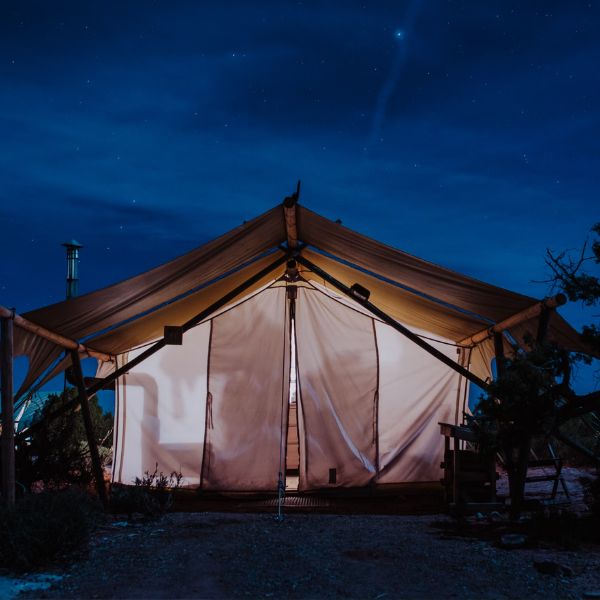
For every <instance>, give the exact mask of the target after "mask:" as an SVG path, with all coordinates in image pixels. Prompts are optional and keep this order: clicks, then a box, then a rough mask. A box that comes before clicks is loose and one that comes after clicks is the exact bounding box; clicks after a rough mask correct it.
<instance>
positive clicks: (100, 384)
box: [24, 254, 288, 435]
mask: <svg viewBox="0 0 600 600" xmlns="http://www.w3.org/2000/svg"><path fill="white" fill-rule="evenodd" d="M287 260H288V256H287V254H282V255H281V256H280V257H279V258H277V259H276V260H274V261H273V262H272V263H271V264H269V265H267V266H266V267H265V268H264V269H262V270H260V271H259V272H258V273H255V274H254V275H252V277H249V278H248V279H247V280H246V281H244V282H243V283H241V284H240V285H238V286H237V287H235V288H234V289H233V290H231V291H230V292H227V294H225V295H224V296H223V297H222V298H220V299H219V300H217V301H216V302H213V303H212V304H211V305H210V306H209V307H208V308H205V309H204V310H203V311H202V312H201V313H199V314H197V315H196V316H195V317H192V318H191V319H189V321H187V322H186V323H184V324H183V325H182V326H181V328H182V330H183V331H184V332H185V331H188V329H191V328H192V327H194V326H195V325H198V323H200V322H201V321H203V320H204V319H206V318H208V317H209V316H210V315H212V314H213V313H214V312H215V311H217V310H219V308H222V307H223V306H225V305H226V304H228V303H229V302H231V301H232V300H233V299H234V298H236V297H237V296H239V295H240V294H241V293H242V292H245V291H246V290H247V289H248V288H249V287H251V286H252V285H254V284H255V283H257V282H258V281H260V280H261V279H262V278H263V277H265V276H266V275H268V274H269V273H271V272H272V271H274V270H275V269H276V268H277V267H279V266H281V265H282V264H284V263H285V262H286V261H287ZM164 346H166V342H165V339H164V338H161V339H160V340H158V341H157V342H155V343H154V344H152V346H149V347H148V348H147V349H146V350H144V352H142V353H141V354H139V355H138V356H136V357H135V358H133V359H131V360H130V361H129V362H128V363H126V364H124V365H123V366H121V367H119V368H118V369H116V370H115V371H113V372H112V373H111V374H110V375H107V376H106V377H104V379H97V380H96V382H95V383H93V384H92V385H91V386H90V387H89V388H87V390H86V392H87V395H88V397H90V396H92V395H93V394H95V393H96V392H98V391H100V390H101V389H103V388H104V387H105V386H107V385H108V384H110V383H112V382H113V381H115V380H116V379H118V378H119V377H121V375H124V374H125V373H127V372H128V371H129V370H131V369H133V367H135V366H136V365H139V364H140V363H141V362H143V361H145V360H146V359H147V358H148V357H150V356H152V355H153V354H154V353H155V352H158V351H159V350H160V349H161V348H164ZM77 403H79V398H74V399H73V400H71V401H70V402H66V403H65V404H63V405H62V406H61V407H60V409H58V410H56V411H54V412H53V413H52V414H50V415H48V416H47V417H46V419H48V420H52V419H54V418H56V417H59V416H60V415H61V414H63V413H64V412H66V411H67V410H69V408H71V407H72V406H75V405H76V404H77ZM35 428H36V424H35V423H34V424H33V425H31V427H29V429H28V430H27V431H25V432H24V435H27V432H28V431H31V430H32V429H35Z"/></svg>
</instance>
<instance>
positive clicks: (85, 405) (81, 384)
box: [71, 350, 108, 508]
mask: <svg viewBox="0 0 600 600" xmlns="http://www.w3.org/2000/svg"><path fill="white" fill-rule="evenodd" d="M71 360H72V362H73V373H74V375H75V380H76V381H77V391H78V394H79V395H78V399H79V403H80V404H81V416H82V417H83V425H84V427H85V435H86V437H87V441H88V446H89V448H90V457H91V459H92V473H93V474H94V479H95V480H96V489H97V491H98V496H99V497H100V501H101V502H102V505H103V506H104V508H108V495H107V493H106V485H105V483H104V469H103V468H102V462H101V461H100V454H99V452H98V442H97V439H96V435H95V433H94V424H93V423H92V414H91V413H90V404H89V398H88V394H87V391H86V389H85V381H84V379H83V371H82V369H81V361H80V360H79V352H77V350H71Z"/></svg>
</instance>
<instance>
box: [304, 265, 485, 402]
mask: <svg viewBox="0 0 600 600" xmlns="http://www.w3.org/2000/svg"><path fill="white" fill-rule="evenodd" d="M296 260H297V261H298V262H299V263H301V264H303V265H304V266H305V267H308V268H309V269H310V270H311V271H312V272H313V273H315V274H316V275H318V276H319V277H322V278H323V279H324V280H325V281H327V282H329V283H331V285H333V286H334V287H336V288H337V289H338V290H340V292H342V293H344V294H345V295H346V296H348V297H349V298H352V300H354V301H355V302H358V304H360V305H361V306H364V307H365V308H366V309H367V310H369V311H370V312H371V313H373V314H374V315H375V316H376V317H378V318H379V319H381V320H382V321H383V322H384V323H386V324H388V325H389V326H390V327H393V328H394V329H395V330H396V331H399V332H400V333H401V334H402V335H404V336H406V337H407V338H408V339H409V340H411V341H412V342H414V343H415V344H417V346H419V347H421V348H423V350H425V351H426V352H429V354H431V355H432V356H433V357H435V358H437V359H438V360H439V361H441V362H443V363H444V364H445V365H447V366H448V367H450V368H451V369H453V370H454V371H456V372H457V373H458V374H459V375H462V376H463V377H466V378H467V379H468V380H469V381H471V382H472V383H474V384H475V385H478V386H479V387H480V388H482V389H483V390H486V391H488V390H489V385H488V384H487V383H486V382H485V381H483V379H480V378H479V377H477V375H474V374H473V373H471V372H470V371H469V370H467V369H465V368H464V367H463V366H461V365H459V364H458V363H457V362H456V361H454V360H452V359H451V358H449V357H448V356H446V355H445V354H444V353H443V352H440V351H439V350H438V349H437V348H435V347H433V346H432V345H431V344H428V343H427V342H426V341H425V340H423V339H421V338H420V337H419V336H418V335H416V334H415V333H413V332H412V331H411V330H410V329H407V328H406V327H404V325H401V324H400V323H398V321H396V320H395V319H393V318H392V317H390V316H389V315H388V314H386V313H384V312H383V311H382V310H381V309H379V308H377V307H376V306H375V305H374V304H372V303H371V302H369V301H368V300H366V299H362V298H359V297H357V296H355V295H354V294H353V293H352V291H351V290H350V288H349V287H347V286H346V285H344V284H343V283H342V282H341V281H338V280H337V279H336V278H335V277H333V276H331V275H330V274H329V273H327V272H326V271H324V270H323V269H321V267H318V266H317V265H315V264H314V263H312V262H311V261H310V260H308V259H307V258H305V257H304V256H302V255H301V254H300V255H298V256H297V257H296Z"/></svg>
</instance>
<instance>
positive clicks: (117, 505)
mask: <svg viewBox="0 0 600 600" xmlns="http://www.w3.org/2000/svg"><path fill="white" fill-rule="evenodd" d="M182 479H183V476H182V474H181V473H178V472H176V471H173V472H172V473H171V474H170V475H165V474H164V473H163V472H162V471H160V472H159V471H158V463H156V467H155V469H154V472H153V473H150V471H146V472H145V473H144V475H143V477H142V478H141V479H140V478H139V477H136V478H135V481H134V485H133V486H130V485H115V484H113V486H112V490H111V496H110V506H111V510H112V512H113V513H117V514H127V515H128V517H129V519H131V518H132V516H133V513H141V514H142V515H144V516H145V517H148V518H156V517H158V516H160V515H163V514H164V513H165V512H167V511H168V510H169V509H170V508H171V506H172V505H173V490H177V489H178V488H180V487H181V480H182Z"/></svg>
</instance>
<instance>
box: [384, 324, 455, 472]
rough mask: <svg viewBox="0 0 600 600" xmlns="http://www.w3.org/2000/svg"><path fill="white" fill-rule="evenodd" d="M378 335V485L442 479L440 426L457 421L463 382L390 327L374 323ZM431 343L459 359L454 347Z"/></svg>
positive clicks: (453, 372) (449, 355) (451, 371)
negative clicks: (460, 386) (457, 408)
mask: <svg viewBox="0 0 600 600" xmlns="http://www.w3.org/2000/svg"><path fill="white" fill-rule="evenodd" d="M375 331H376V333H377V347H378V349H379V411H378V416H379V419H378V427H377V428H378V431H379V468H380V473H379V476H378V478H377V481H378V483H397V482H408V481H436V480H439V479H440V477H441V475H442V471H441V469H440V462H441V460H442V454H443V444H442V443H441V436H440V428H439V425H438V422H440V421H441V422H446V423H454V422H455V415H456V406H457V402H459V403H461V402H462V397H461V395H460V394H459V389H458V387H459V384H460V381H461V379H462V380H463V382H464V379H463V378H462V377H461V376H460V375H458V373H456V371H453V370H452V369H450V368H449V367H447V366H446V365H444V364H443V363H441V362H440V361H438V360H437V359H435V358H434V357H433V356H431V355H430V354H428V353H427V352H425V351H424V350H423V349H421V348H419V347H418V346H417V345H415V344H414V343H412V342H411V341H410V340H408V339H407V338H405V337H404V336H403V335H401V334H399V333H398V332H397V331H395V330H394V329H392V328H391V327H389V326H388V325H385V324H383V323H379V322H376V323H375ZM415 333H423V334H426V332H420V331H415ZM430 343H431V344H432V345H433V346H434V347H436V348H437V349H438V350H440V351H441V352H443V353H444V354H446V355H447V356H448V357H450V358H452V359H453V360H458V355H457V352H456V348H455V347H454V346H449V345H446V344H442V343H439V342H430ZM461 407H462V404H461Z"/></svg>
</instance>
